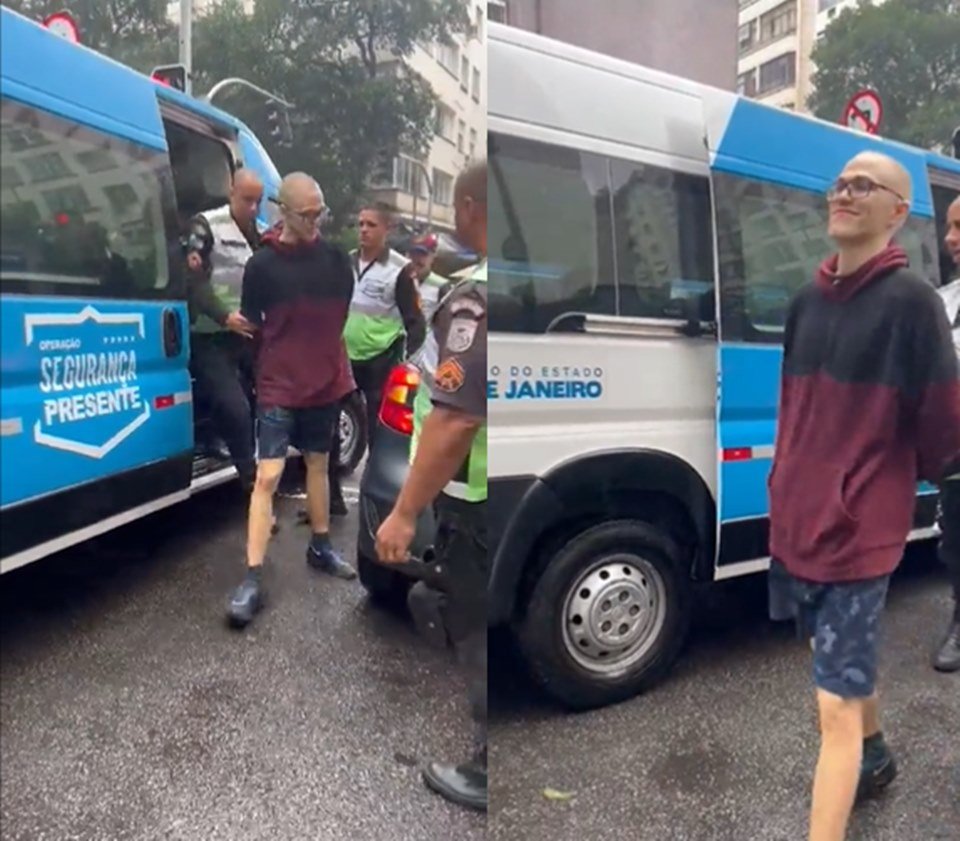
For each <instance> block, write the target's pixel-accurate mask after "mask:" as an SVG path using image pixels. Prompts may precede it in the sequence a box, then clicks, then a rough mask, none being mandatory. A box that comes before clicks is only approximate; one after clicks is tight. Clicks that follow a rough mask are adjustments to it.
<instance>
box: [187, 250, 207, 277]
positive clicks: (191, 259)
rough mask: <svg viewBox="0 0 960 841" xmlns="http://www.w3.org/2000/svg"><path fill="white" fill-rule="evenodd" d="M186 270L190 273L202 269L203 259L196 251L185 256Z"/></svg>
mask: <svg viewBox="0 0 960 841" xmlns="http://www.w3.org/2000/svg"><path fill="white" fill-rule="evenodd" d="M187 268H188V269H190V271H192V272H199V271H200V270H201V269H202V268H203V258H202V257H201V256H200V255H199V253H197V252H196V251H191V252H190V253H189V254H188V255H187Z"/></svg>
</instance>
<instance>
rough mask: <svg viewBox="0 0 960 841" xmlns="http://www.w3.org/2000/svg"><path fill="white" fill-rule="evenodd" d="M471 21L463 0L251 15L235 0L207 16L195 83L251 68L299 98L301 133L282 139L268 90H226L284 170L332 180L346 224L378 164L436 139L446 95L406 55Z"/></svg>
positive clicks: (338, 2)
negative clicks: (269, 115)
mask: <svg viewBox="0 0 960 841" xmlns="http://www.w3.org/2000/svg"><path fill="white" fill-rule="evenodd" d="M466 24H467V18H466V11H465V3H464V2H463V1H462V0H304V2H300V3H292V2H290V0H259V2H257V4H256V7H255V10H254V12H253V14H251V15H247V14H245V13H244V11H243V9H242V7H241V6H240V4H239V2H237V0H227V2H224V3H222V4H221V5H219V6H217V7H215V8H213V9H212V10H211V11H210V13H209V14H207V15H206V16H204V17H203V18H201V19H200V20H199V21H198V22H197V23H196V24H195V27H194V85H195V88H194V89H195V91H201V90H209V88H210V86H211V85H212V84H213V83H215V82H216V81H217V80H219V79H223V78H226V77H229V76H241V77H243V78H246V79H249V80H250V81H252V82H255V83H256V84H257V85H259V86H261V87H263V88H266V89H267V90H270V91H272V92H275V93H277V94H279V95H280V96H282V97H283V98H284V99H287V100H289V101H291V102H293V103H294V105H295V109H294V111H293V113H292V114H291V122H292V124H293V128H294V142H293V144H292V145H291V146H290V147H289V148H281V147H279V146H278V145H277V144H276V143H275V142H272V141H271V138H270V137H269V135H268V132H267V130H266V124H265V111H264V101H263V98H262V97H260V96H258V95H257V94H254V93H251V92H250V91H249V90H247V89H244V88H242V87H235V88H228V89H226V90H224V92H223V94H222V95H220V94H218V96H217V99H216V104H218V105H220V106H221V107H223V108H224V109H226V110H228V111H230V112H231V113H234V114H236V115H237V116H238V117H240V118H241V119H243V120H244V121H245V122H247V123H248V124H249V125H250V126H251V127H252V128H253V129H254V130H255V131H256V132H257V134H258V136H260V138H261V140H262V141H263V143H264V145H265V146H266V147H267V149H268V151H269V152H270V154H271V156H273V157H274V159H275V161H276V163H277V166H278V168H279V169H280V171H281V172H289V171H292V170H304V171H306V172H309V173H310V174H311V175H313V176H314V177H315V178H316V179H317V180H318V181H319V182H320V184H321V186H322V187H323V189H324V192H325V194H326V197H327V202H328V203H329V205H330V207H331V209H332V210H333V213H334V224H335V225H336V224H337V223H342V222H343V221H345V219H346V217H347V215H348V214H349V213H350V211H351V210H352V209H353V208H354V207H355V204H356V201H357V198H358V196H360V195H361V194H362V193H363V191H364V189H365V188H366V186H367V185H368V183H369V181H370V179H371V176H372V175H373V173H374V172H375V171H376V169H377V167H378V166H382V165H383V164H384V162H385V161H387V160H389V159H391V158H392V157H393V156H394V155H396V154H397V153H399V152H405V153H407V154H411V155H414V156H418V155H421V154H423V153H424V152H425V151H426V150H427V148H428V147H429V144H430V142H431V141H432V139H433V136H434V117H433V111H434V107H435V104H436V98H435V95H434V93H433V91H432V90H431V88H430V87H429V85H428V84H427V83H426V82H425V81H424V79H423V78H422V77H420V76H419V75H417V74H416V73H413V72H412V71H410V70H409V68H408V67H407V65H406V63H405V61H404V59H405V58H406V57H408V56H409V55H410V54H411V53H412V51H413V50H414V48H415V46H416V44H417V43H418V42H420V43H428V42H431V41H448V40H449V38H450V37H451V36H452V34H453V33H455V32H457V31H462V30H463V29H464V28H465V26H466Z"/></svg>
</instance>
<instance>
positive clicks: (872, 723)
mask: <svg viewBox="0 0 960 841" xmlns="http://www.w3.org/2000/svg"><path fill="white" fill-rule="evenodd" d="M879 732H880V699H879V698H878V697H877V693H876V692H874V693H873V695H871V696H870V697H869V698H864V699H863V738H864V739H869V738H870V737H871V736H875V735H876V734H877V733H879Z"/></svg>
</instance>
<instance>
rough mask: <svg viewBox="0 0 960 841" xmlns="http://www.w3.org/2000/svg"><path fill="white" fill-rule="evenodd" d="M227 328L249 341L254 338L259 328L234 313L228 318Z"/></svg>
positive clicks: (237, 313)
mask: <svg viewBox="0 0 960 841" xmlns="http://www.w3.org/2000/svg"><path fill="white" fill-rule="evenodd" d="M225 326H226V328H227V329H228V330H232V331H233V332H234V333H239V334H240V335H241V336H245V337H246V338H248V339H252V338H253V334H254V333H256V331H257V328H256V327H254V326H253V325H252V324H251V323H250V322H249V321H247V319H245V318H244V317H243V316H242V315H241V314H240V313H239V312H232V313H230V315H228V316H227V323H226V325H225Z"/></svg>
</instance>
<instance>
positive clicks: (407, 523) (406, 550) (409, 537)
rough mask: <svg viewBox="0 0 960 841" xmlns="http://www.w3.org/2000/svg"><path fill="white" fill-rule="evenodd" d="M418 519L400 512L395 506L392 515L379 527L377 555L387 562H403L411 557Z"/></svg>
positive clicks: (383, 561)
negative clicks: (411, 547)
mask: <svg viewBox="0 0 960 841" xmlns="http://www.w3.org/2000/svg"><path fill="white" fill-rule="evenodd" d="M416 530H417V521H416V519H415V518H413V517H407V516H404V515H403V514H400V513H398V511H397V509H396V508H394V510H393V511H391V512H390V516H389V517H387V519H386V520H384V521H383V524H382V525H381V526H380V528H379V529H377V557H378V558H380V561H381V562H382V563H385V564H402V563H403V562H404V561H406V560H408V559H409V557H410V544H411V543H412V542H413V535H414V532H415V531H416Z"/></svg>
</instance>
